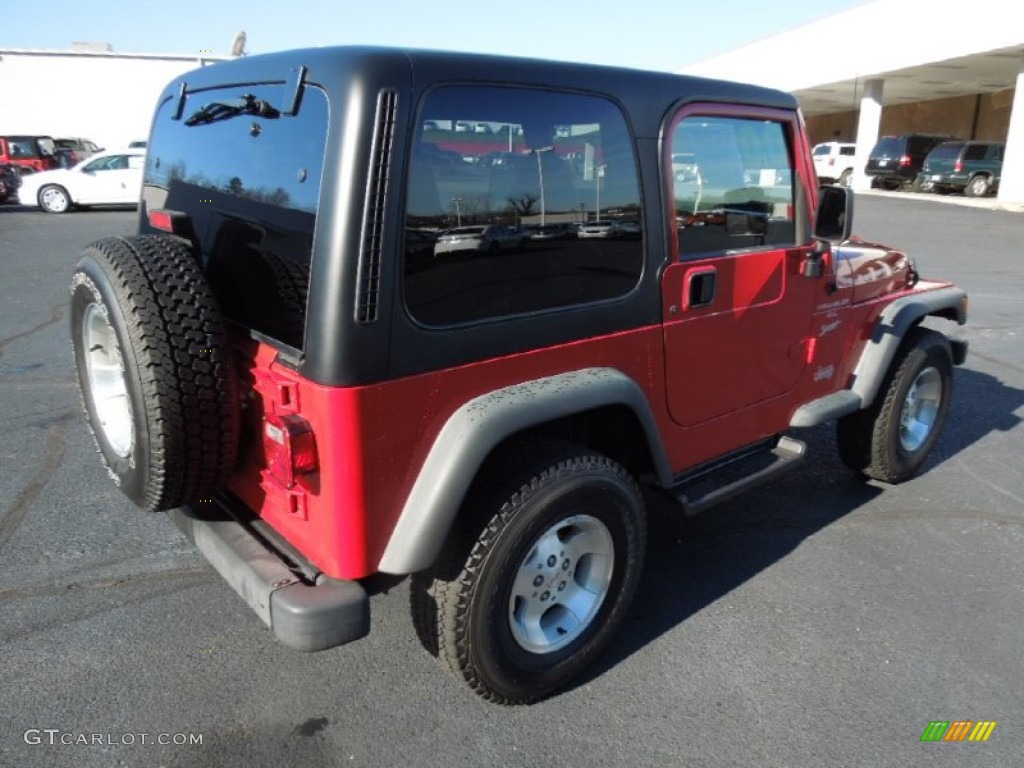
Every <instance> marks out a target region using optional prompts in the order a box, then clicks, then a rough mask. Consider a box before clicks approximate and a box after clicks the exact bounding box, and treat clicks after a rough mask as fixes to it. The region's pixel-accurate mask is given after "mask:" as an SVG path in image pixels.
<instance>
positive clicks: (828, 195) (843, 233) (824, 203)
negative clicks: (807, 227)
mask: <svg viewBox="0 0 1024 768" xmlns="http://www.w3.org/2000/svg"><path fill="white" fill-rule="evenodd" d="M852 231H853V190H852V189H850V188H849V187H831V186H829V187H821V188H820V189H819V190H818V212H817V214H816V215H815V217H814V236H815V237H816V238H817V239H819V240H828V241H830V242H833V243H842V242H845V241H846V240H849V239H850V233H851V232H852Z"/></svg>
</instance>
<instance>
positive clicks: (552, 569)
mask: <svg viewBox="0 0 1024 768" xmlns="http://www.w3.org/2000/svg"><path fill="white" fill-rule="evenodd" d="M614 564H615V544H614V542H613V541H612V535H611V532H610V531H609V530H608V527H607V526H606V525H605V524H604V523H603V522H601V521H600V520H598V519H597V518H596V517H591V516H590V515H574V516H573V517H569V518H566V519H564V520H560V521H559V522H557V523H556V524H555V525H553V526H551V527H550V528H548V530H546V531H545V532H544V533H543V534H542V535H541V536H540V537H539V538H538V539H537V541H536V542H534V544H533V546H532V547H531V549H530V552H529V554H527V556H526V557H525V558H524V559H523V562H522V563H521V564H520V566H519V571H518V572H517V574H516V577H515V581H514V582H513V584H512V594H511V595H510V597H509V602H508V618H509V626H510V629H511V630H512V637H513V638H514V639H515V641H516V642H517V643H518V644H519V645H520V647H522V648H523V649H524V650H526V651H530V652H531V653H552V652H553V651H557V650H559V649H560V648H564V647H565V646H566V645H568V644H569V643H571V642H572V641H573V640H575V639H576V638H577V637H579V636H580V635H581V634H582V633H583V632H584V631H585V630H586V629H587V627H589V626H590V623H591V622H592V621H593V620H594V617H595V616H596V615H597V612H598V611H599V610H600V609H601V604H602V603H603V602H604V600H605V597H607V595H608V587H609V585H610V584H611V580H612V569H613V567H614Z"/></svg>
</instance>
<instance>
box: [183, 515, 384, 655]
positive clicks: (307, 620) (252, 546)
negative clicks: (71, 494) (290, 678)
mask: <svg viewBox="0 0 1024 768" xmlns="http://www.w3.org/2000/svg"><path fill="white" fill-rule="evenodd" d="M211 512H212V513H213V514H212V515H211ZM168 515H169V516H170V518H171V519H172V520H173V521H174V522H175V524H177V526H178V527H179V528H181V530H182V531H183V532H184V534H185V535H186V536H188V538H189V539H190V540H191V541H192V542H193V543H194V544H195V545H196V548H197V549H198V550H199V551H200V552H201V553H202V555H203V557H205V558H206V559H207V561H209V563H210V565H212V566H213V567H214V568H215V569H216V570H217V572H218V573H220V575H221V576H222V577H224V579H225V581H227V582H228V584H230V585H231V587H232V588H233V589H234V590H235V592H237V593H238V594H239V595H240V596H241V597H242V599H243V600H245V602H246V603H248V604H249V607H250V608H252V609H253V610H254V611H255V612H256V614H257V615H258V616H259V617H260V618H261V619H262V620H263V622H264V623H265V624H266V625H267V626H268V627H270V628H271V630H273V632H274V635H275V636H276V637H277V639H278V640H280V641H281V642H282V643H284V644H285V645H287V646H288V647H290V648H295V649H297V650H300V651H319V650H323V649H325V648H332V647H334V646H336V645H344V644H345V643H350V642H352V641H353V640H358V639H359V638H361V637H365V636H366V635H367V634H368V633H369V631H370V600H369V596H368V595H367V593H366V590H365V589H364V588H363V586H362V585H361V584H359V583H358V582H355V581H341V580H338V579H331V578H328V577H326V576H324V575H323V574H320V575H319V576H317V577H316V581H315V583H309V582H308V581H307V580H305V579H303V578H300V577H299V576H298V575H297V574H296V569H294V568H292V567H289V566H288V564H287V563H286V562H285V560H284V559H283V558H282V556H281V555H279V554H278V553H277V552H275V551H274V550H273V549H272V548H271V547H270V546H269V545H268V544H267V543H266V542H265V541H264V540H263V539H262V538H261V537H259V536H257V535H256V533H255V532H253V530H252V529H251V528H250V527H249V526H247V525H245V524H244V523H242V522H241V521H239V520H238V519H236V518H235V517H233V516H232V515H231V514H230V513H229V512H228V511H227V510H226V509H225V508H224V507H222V506H220V505H217V504H210V505H205V504H204V505H203V507H202V513H200V512H198V511H197V510H195V509H193V508H191V507H184V508H181V509H173V510H171V511H170V512H168Z"/></svg>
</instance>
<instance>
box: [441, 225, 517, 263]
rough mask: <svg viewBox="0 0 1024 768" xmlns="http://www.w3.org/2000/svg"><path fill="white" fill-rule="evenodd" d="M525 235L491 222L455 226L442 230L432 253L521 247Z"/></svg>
mask: <svg viewBox="0 0 1024 768" xmlns="http://www.w3.org/2000/svg"><path fill="white" fill-rule="evenodd" d="M525 239H526V236H525V235H524V234H523V233H522V232H516V231H514V230H511V229H509V228H507V227H499V226H496V225H493V224H489V225H485V226H471V227H456V228H455V229H449V230H448V231H446V232H442V233H441V235H440V237H438V238H437V244H436V245H435V246H434V255H435V256H440V255H441V254H444V253H453V252H456V251H486V252H489V253H497V252H499V251H503V250H510V249H515V248H521V247H522V245H523V241H524V240H525Z"/></svg>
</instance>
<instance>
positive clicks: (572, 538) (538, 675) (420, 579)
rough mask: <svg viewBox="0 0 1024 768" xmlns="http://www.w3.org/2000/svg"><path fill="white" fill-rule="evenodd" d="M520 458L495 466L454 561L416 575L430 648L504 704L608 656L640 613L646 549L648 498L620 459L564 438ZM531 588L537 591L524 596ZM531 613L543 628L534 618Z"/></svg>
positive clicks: (552, 686) (456, 538)
mask: <svg viewBox="0 0 1024 768" xmlns="http://www.w3.org/2000/svg"><path fill="white" fill-rule="evenodd" d="M517 454H518V455H517ZM517 454H512V453H506V454H505V455H504V456H503V457H501V458H499V460H497V461H493V460H492V461H491V462H489V467H490V470H489V471H488V470H487V469H485V470H484V471H485V474H484V478H485V480H484V482H482V483H478V484H477V487H476V488H475V489H474V490H473V491H472V492H471V493H470V495H469V497H468V498H467V503H466V505H465V507H464V511H463V515H462V516H461V517H460V519H459V521H457V523H456V531H455V533H454V534H453V536H452V537H451V539H450V541H449V542H448V545H447V547H446V550H445V552H444V554H443V555H442V556H441V558H440V560H439V562H438V563H437V564H436V565H435V567H434V568H433V569H432V570H431V571H429V572H425V573H421V574H416V575H414V577H413V580H412V585H411V593H410V594H411V607H412V614H413V622H414V625H415V627H416V631H417V634H418V635H419V637H420V640H421V641H422V642H423V644H424V646H425V647H426V648H427V650H428V651H430V652H431V653H432V654H434V655H436V656H437V657H438V658H439V659H440V661H441V662H442V663H443V664H444V665H445V666H446V667H447V668H448V669H449V670H450V671H451V672H452V673H453V674H454V675H455V676H456V677H457V678H461V679H463V680H464V681H465V682H467V683H468V684H469V686H470V687H471V688H472V689H473V690H474V691H475V692H476V693H478V694H479V695H481V696H482V697H484V698H485V699H487V700H490V701H493V702H496V703H499V704H525V703H530V702H533V701H536V700H538V699H541V698H544V697H545V696H548V695H550V694H551V693H553V692H554V691H556V690H558V689H560V688H562V687H563V686H565V685H566V684H567V683H569V682H570V681H571V680H573V679H574V678H576V677H577V676H578V675H579V674H580V673H581V672H582V671H583V670H584V669H585V668H586V667H587V666H589V665H590V664H591V663H592V662H593V661H594V660H595V659H596V658H597V657H598V656H599V655H600V654H601V653H602V651H603V650H604V649H605V648H606V646H607V645H608V643H609V642H610V641H611V639H612V637H613V636H614V634H615V632H616V630H617V629H618V627H619V626H620V624H621V623H622V621H623V619H624V617H625V614H626V611H627V610H628V608H629V605H630V602H631V600H632V597H633V593H634V592H635V591H636V586H637V583H638V581H639V578H640V571H641V568H642V565H643V559H644V552H645V549H646V517H645V511H644V503H643V497H642V495H641V492H640V489H639V487H638V486H637V484H636V482H635V481H634V480H633V478H632V477H631V476H630V475H629V473H628V472H627V471H626V470H625V469H624V468H623V467H621V466H620V465H619V464H617V463H615V462H614V461H612V460H611V459H609V458H607V457H605V456H602V455H600V454H596V453H594V452H592V451H589V450H587V449H586V448H583V447H580V446H573V445H568V444H561V443H541V444H534V445H531V446H529V447H528V448H521V449H520V450H519V451H517ZM488 477H490V478H496V477H501V478H507V480H503V481H502V482H497V483H495V482H493V481H488V480H486V478H488ZM563 537H564V538H563ZM551 547H556V548H558V547H560V548H561V550H560V551H559V552H555V551H554V550H552V551H550V552H548V549H551ZM584 551H586V553H584V554H582V555H581V554H580V553H581V552H584ZM545 552H548V553H547V554H544V553H545ZM602 552H604V553H605V554H601V553H602ZM606 564H608V565H610V570H609V571H603V570H602V569H603V568H604V567H605V565H606ZM517 576H518V577H519V581H518V583H517ZM524 578H525V579H526V580H527V581H525V582H524V581H523V579H524ZM603 579H607V584H606V586H599V585H601V584H602V583H603V581H602V580H603ZM538 581H539V582H540V583H539V584H538V583H537V582H538ZM524 584H529V588H530V589H532V590H533V591H532V593H529V594H522V595H520V594H519V593H520V592H522V587H523V585H524ZM581 584H585V585H586V586H587V587H589V588H590V589H594V590H595V592H594V594H598V593H600V594H602V597H601V598H600V599H597V600H594V599H593V598H591V597H589V596H588V595H590V594H591V593H590V592H589V591H588V592H587V593H586V594H584V593H583V592H581V591H580V589H581V587H580V586H579V585H581ZM559 597H561V598H562V600H563V604H562V605H559V604H558V602H557V601H558V599H559ZM576 598H582V599H579V600H577V599H576ZM567 604H572V606H573V608H574V610H576V611H577V612H579V613H581V614H584V615H583V617H582V620H578V621H577V620H576V619H575V618H574V614H573V613H572V612H571V611H569V610H568V609H567V608H566V607H565V605H567ZM531 607H532V608H533V609H536V610H537V611H539V613H538V614H537V615H538V617H539V618H537V620H536V622H535V623H534V621H533V619H527V618H526V617H525V613H526V612H528V611H529V610H531ZM567 627H568V628H567ZM527 629H529V630H530V633H531V634H530V637H529V638H527ZM527 642H530V643H533V644H534V645H535V647H527V645H526V644H524V643H527Z"/></svg>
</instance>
